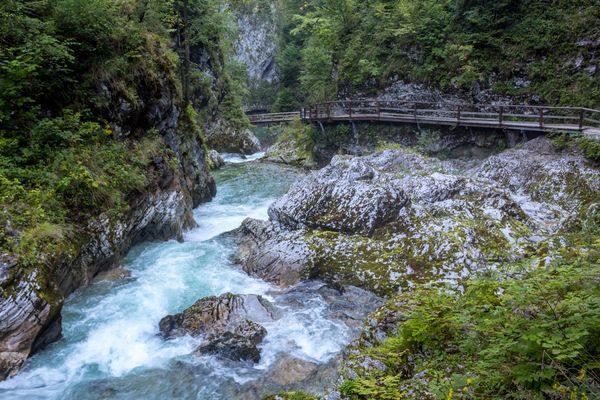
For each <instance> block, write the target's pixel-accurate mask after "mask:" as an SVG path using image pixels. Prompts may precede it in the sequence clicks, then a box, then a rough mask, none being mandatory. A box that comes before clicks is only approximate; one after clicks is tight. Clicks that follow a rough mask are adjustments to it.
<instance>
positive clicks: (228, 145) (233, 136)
mask: <svg viewBox="0 0 600 400" xmlns="http://www.w3.org/2000/svg"><path fill="white" fill-rule="evenodd" d="M208 145H209V147H211V148H213V149H215V150H216V151H218V152H219V153H239V154H254V153H257V152H259V151H260V150H261V144H260V141H259V140H258V138H257V137H256V136H255V135H254V133H253V132H252V131H251V130H250V129H248V128H234V127H231V126H229V125H228V124H227V123H224V122H217V123H215V124H214V126H212V127H211V128H210V130H208Z"/></svg>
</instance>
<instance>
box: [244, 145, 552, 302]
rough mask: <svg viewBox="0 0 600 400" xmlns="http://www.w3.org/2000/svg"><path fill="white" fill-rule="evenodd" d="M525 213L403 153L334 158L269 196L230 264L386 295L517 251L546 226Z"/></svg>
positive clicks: (473, 180)
mask: <svg viewBox="0 0 600 400" xmlns="http://www.w3.org/2000/svg"><path fill="white" fill-rule="evenodd" d="M529 212H530V210H529V209H527V208H524V207H521V205H520V203H519V202H518V198H516V197H515V196H514V195H513V193H512V192H511V191H510V190H507V189H506V188H502V187H500V188H499V187H498V184H497V183H496V182H494V181H492V180H490V179H487V178H486V179H481V178H479V177H477V176H476V175H473V174H466V175H457V174H455V173H454V170H451V169H448V168H447V164H446V163H444V162H441V161H439V160H435V159H430V158H427V157H424V156H421V155H419V154H416V153H414V152H413V151H410V150H401V149H400V150H387V151H384V152H380V153H376V154H373V155H370V156H366V157H354V158H352V157H348V156H336V157H335V158H334V159H333V160H332V162H331V164H330V165H329V166H328V167H326V168H324V169H322V170H320V171H317V172H313V173H312V174H310V175H309V176H307V177H306V178H304V179H301V180H300V181H298V182H296V183H295V184H294V185H293V186H292V188H291V189H290V191H289V192H288V194H287V195H285V196H284V197H283V198H282V199H280V200H279V201H277V202H275V203H274V204H273V205H272V206H271V208H270V209H269V218H270V220H269V221H254V220H247V221H245V222H244V223H243V225H242V227H241V228H240V229H239V230H238V231H237V232H236V234H237V237H238V241H239V244H240V247H239V248H240V251H239V252H238V255H237V258H236V260H237V261H238V262H239V263H240V264H241V265H242V267H243V268H244V270H245V271H247V272H248V273H250V274H252V275H255V276H258V277H260V278H262V279H266V280H269V281H273V282H276V283H278V284H280V285H291V284H294V283H297V282H298V281H300V280H302V279H307V278H318V279H324V280H325V281H327V282H329V283H330V284H333V285H347V284H351V285H355V286H359V287H362V288H366V289H368V290H372V291H375V292H376V293H378V294H381V295H387V294H390V293H394V292H395V291H397V290H398V289H400V288H409V287H411V285H413V284H414V283H416V282H421V281H425V280H427V281H430V280H448V281H451V282H457V283H458V282H460V280H462V279H464V278H466V277H468V276H470V275H471V274H472V273H474V272H475V271H478V270H482V269H486V268H494V267H495V266H496V265H498V264H499V263H501V262H503V261H506V260H513V259H518V258H521V257H524V256H525V255H526V254H528V252H530V251H532V248H534V247H535V245H536V244H537V243H538V242H540V241H543V240H544V238H545V237H546V236H547V235H548V234H549V233H550V232H551V231H552V230H553V229H552V227H551V226H549V225H548V224H547V221H540V220H539V219H536V218H534V217H533V216H532V215H531V214H530V213H529ZM550 218H555V219H557V220H559V219H560V218H559V216H558V215H553V214H552V215H550Z"/></svg>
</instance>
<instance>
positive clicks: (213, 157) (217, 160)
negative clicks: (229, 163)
mask: <svg viewBox="0 0 600 400" xmlns="http://www.w3.org/2000/svg"><path fill="white" fill-rule="evenodd" d="M208 159H209V160H210V163H211V166H212V169H219V168H221V167H222V166H224V165H225V160H224V159H223V157H222V156H221V155H220V154H219V152H218V151H216V150H210V151H209V152H208Z"/></svg>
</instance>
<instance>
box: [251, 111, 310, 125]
mask: <svg viewBox="0 0 600 400" xmlns="http://www.w3.org/2000/svg"><path fill="white" fill-rule="evenodd" d="M300 116H301V114H300V112H299V111H294V112H285V113H271V114H256V115H248V119H249V120H250V122H251V123H253V124H257V123H266V122H268V123H272V122H286V121H291V120H293V119H295V118H300Z"/></svg>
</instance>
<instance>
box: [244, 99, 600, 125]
mask: <svg viewBox="0 0 600 400" xmlns="http://www.w3.org/2000/svg"><path fill="white" fill-rule="evenodd" d="M248 118H249V119H250V121H251V122H256V123H269V122H285V121H291V120H293V119H295V118H302V119H304V120H307V121H319V122H323V121H330V120H338V121H339V120H349V121H352V120H356V119H362V120H365V119H368V120H388V121H392V122H394V121H397V122H401V121H407V122H417V123H418V122H423V123H426V122H427V121H429V122H432V123H438V124H439V123H443V124H456V125H460V124H471V126H480V125H481V124H485V126H489V127H492V126H495V127H498V128H503V127H511V128H519V127H521V128H523V129H543V130H559V129H560V128H561V127H563V128H565V129H567V130H570V131H576V130H578V131H582V130H584V129H588V128H600V110H595V109H591V108H585V107H564V106H537V105H536V106H530V105H521V104H473V103H461V102H419V101H404V100H368V99H364V100H338V101H328V102H324V103H318V104H313V105H311V106H309V107H304V108H302V109H301V110H300V111H295V112H280V113H269V114H255V115H249V116H248ZM473 124H476V125H473ZM519 124H520V125H519Z"/></svg>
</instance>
